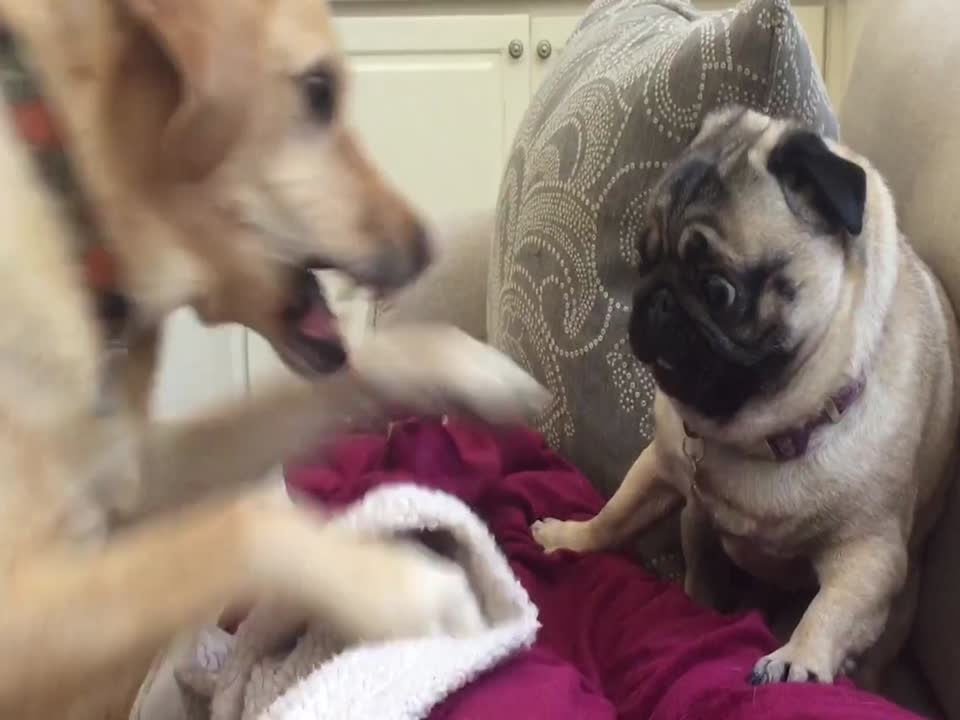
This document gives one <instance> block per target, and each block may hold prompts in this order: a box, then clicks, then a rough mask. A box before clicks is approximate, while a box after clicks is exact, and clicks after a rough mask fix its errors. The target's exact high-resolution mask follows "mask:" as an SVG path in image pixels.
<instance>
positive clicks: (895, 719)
mask: <svg viewBox="0 0 960 720" xmlns="http://www.w3.org/2000/svg"><path fill="white" fill-rule="evenodd" d="M287 480H288V482H289V483H290V484H291V486H292V487H294V488H296V489H297V490H298V491H302V492H303V491H305V492H307V493H308V494H310V495H312V496H314V497H316V498H318V499H320V500H322V501H324V502H325V503H330V504H334V505H337V504H346V503H349V502H352V501H354V500H356V499H357V498H358V497H360V496H361V495H363V493H365V492H366V491H367V490H368V489H370V488H371V487H373V486H375V485H378V484H381V483H385V482H391V481H404V482H409V481H411V480H415V481H416V482H419V483H421V484H424V485H428V486H431V487H435V488H439V489H442V490H445V491H448V492H450V493H453V494H455V495H457V496H459V497H460V498H462V499H463V500H464V501H466V502H467V503H468V504H469V505H471V506H472V507H473V508H474V509H475V511H476V512H477V513H478V514H479V515H480V516H481V517H482V518H484V519H485V520H486V522H487V523H488V524H489V526H490V528H491V530H492V531H493V533H494V535H495V536H496V538H497V540H498V541H499V543H500V545H501V547H502V548H503V550H504V552H505V553H506V555H507V557H508V558H509V560H510V562H511V565H512V566H513V569H514V571H515V572H516V574H517V576H518V577H519V578H520V580H521V582H522V583H523V584H524V586H525V587H526V588H527V591H528V592H529V593H530V597H531V598H532V600H533V601H534V602H535V603H536V604H537V606H538V607H539V608H540V619H541V622H542V623H543V628H542V630H541V631H540V635H539V639H538V641H537V643H536V645H535V647H534V648H533V649H532V650H530V651H528V652H526V653H523V654H522V655H520V656H518V657H516V658H514V659H513V660H512V661H510V662H508V663H507V664H505V665H502V666H501V667H499V668H498V669H496V670H494V671H492V672H490V673H488V674H487V675H486V676H484V677H482V678H480V679H479V680H478V681H477V682H475V683H473V684H472V685H470V686H469V687H467V688H466V689H464V690H462V691H461V692H459V693H457V694H456V695H454V696H453V697H451V698H450V699H449V700H448V701H447V702H446V703H444V704H443V705H442V706H441V707H439V708H437V709H436V710H435V711H434V713H433V714H432V716H431V717H432V720H488V719H490V718H497V719H500V720H512V719H513V718H523V720H605V719H607V718H615V717H616V718H626V719H634V720H647V719H648V718H649V719H651V720H748V719H749V720H788V719H789V720H802V719H807V718H809V719H810V720H834V719H836V720H876V719H880V718H883V719H884V720H907V719H908V718H914V717H915V716H913V715H910V714H909V713H907V712H905V711H903V710H900V709H898V708H896V707H894V706H892V705H890V704H888V703H886V702H884V701H882V700H880V699H877V698H875V697H873V696H870V695H867V694H864V693H861V692H858V691H857V690H855V689H854V688H852V687H851V686H850V685H849V684H847V683H840V684H838V685H835V686H821V685H813V684H807V685H784V686H774V687H761V688H754V687H751V686H750V685H748V684H747V682H746V677H747V674H748V673H749V671H750V668H751V667H752V666H753V664H754V662H755V661H756V660H757V659H758V658H759V657H760V656H761V655H764V654H766V653H768V652H770V651H771V650H773V649H774V647H775V645H774V640H773V638H772V636H771V635H770V633H769V632H768V631H767V630H766V628H765V627H764V625H763V623H762V621H761V620H760V619H759V618H758V617H757V616H756V615H747V616H736V617H723V616H720V615H718V614H716V613H713V612H710V611H708V610H704V609H701V608H699V607H697V606H695V605H694V604H692V603H691V602H690V601H689V600H688V599H687V597H686V596H685V595H684V593H683V591H682V589H681V588H679V587H677V586H675V585H671V584H667V583H663V582H660V581H658V580H656V579H655V578H653V577H652V576H650V575H649V574H648V573H646V572H644V571H643V570H642V569H640V568H639V567H638V566H637V565H636V564H634V563H633V562H631V561H630V560H628V559H627V558H625V557H621V556H618V555H615V554H597V555H591V556H577V555H574V554H571V553H561V554H558V555H552V556H548V555H545V554H544V553H543V552H542V551H541V550H540V548H539V547H538V546H537V545H536V544H535V543H534V542H533V539H532V538H531V536H530V532H529V530H528V528H529V525H530V523H531V522H533V521H534V520H536V519H537V518H540V517H547V516H549V517H560V518H567V517H574V518H575V517H585V516H588V515H590V514H592V513H594V512H596V511H597V510H598V509H599V508H600V507H601V505H602V499H601V498H600V496H599V495H598V494H597V492H596V491H595V490H594V489H593V488H592V487H591V486H590V484H589V483H588V482H587V480H586V479H585V478H584V477H583V476H582V475H580V474H579V473H578V472H576V471H575V470H574V469H573V468H571V467H570V465H568V464H567V463H566V462H564V460H562V459H561V458H560V457H558V456H557V455H556V454H555V453H554V452H552V451H551V450H549V449H548V448H547V447H546V446H545V445H544V443H543V441H542V440H541V438H540V437H539V436H538V435H536V434H534V433H532V432H529V431H526V430H510V431H493V430H489V429H486V428H478V427H475V426H470V425H466V424H462V423H450V424H449V425H446V426H444V425H440V424H439V423H436V422H433V421H410V422H407V423H404V424H402V425H399V426H397V427H395V428H394V431H393V432H392V433H391V435H390V437H389V438H388V439H387V438H382V437H379V436H362V437H353V438H349V439H346V440H344V442H343V443H342V444H340V445H339V446H338V447H336V448H335V449H333V450H332V451H328V452H327V453H326V454H325V460H324V461H323V462H320V461H316V462H306V463H304V464H302V465H300V466H298V467H296V468H292V467H291V468H288V470H287Z"/></svg>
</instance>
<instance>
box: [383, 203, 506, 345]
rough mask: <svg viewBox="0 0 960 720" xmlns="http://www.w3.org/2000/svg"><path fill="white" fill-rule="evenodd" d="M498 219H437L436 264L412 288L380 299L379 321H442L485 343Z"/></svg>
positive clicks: (480, 216) (485, 214)
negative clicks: (488, 277) (491, 259)
mask: <svg viewBox="0 0 960 720" xmlns="http://www.w3.org/2000/svg"><path fill="white" fill-rule="evenodd" d="M494 217H495V214H494V211H493V210H490V211H487V212H483V213H476V214H471V215H467V216H460V217H456V218H451V219H450V220H447V221H444V222H442V223H438V224H437V225H436V226H435V228H434V237H435V254H436V257H435V259H434V262H433V264H432V265H431V266H430V267H429V268H428V269H427V271H426V272H425V273H424V274H423V277H421V278H420V279H419V280H418V281H417V282H416V283H414V284H413V285H412V286H411V287H409V288H407V289H405V290H403V291H401V292H399V293H397V294H396V295H394V296H392V297H390V298H388V299H387V300H384V301H381V302H379V303H377V306H376V308H375V311H374V324H375V325H377V326H386V325H400V324H407V323H421V322H429V323H443V324H447V325H454V326H456V327H458V328H460V329H461V330H463V331H464V332H467V333H469V334H470V335H472V336H473V337H475V338H477V339H478V340H484V341H485V340H486V339H487V269H488V267H489V264H490V249H491V246H492V243H493V233H494Z"/></svg>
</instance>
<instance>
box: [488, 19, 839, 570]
mask: <svg viewBox="0 0 960 720" xmlns="http://www.w3.org/2000/svg"><path fill="white" fill-rule="evenodd" d="M730 103H741V104H745V105H748V106H750V107H753V108H755V109H758V110H761V111H764V112H766V113H769V114H773V115H778V116H791V117H796V118H801V119H803V120H805V121H806V122H808V123H809V124H811V125H812V126H814V127H816V128H817V129H818V130H820V131H823V132H826V133H827V134H829V135H831V136H832V135H835V134H836V123H835V119H834V117H833V115H832V112H831V110H830V107H829V103H828V101H827V98H826V92H825V90H824V86H823V83H822V81H821V79H820V77H819V75H818V73H817V70H816V67H815V64H814V60H813V57H812V54H811V52H810V50H809V48H808V45H807V43H806V41H805V39H804V36H803V34H802V31H801V30H800V26H799V24H798V22H797V20H796V18H795V17H794V15H793V12H792V10H791V9H790V3H789V2H788V0H746V1H745V2H742V3H740V5H739V6H738V7H737V8H736V9H734V10H730V11H726V12H724V13H722V14H712V15H706V14H703V13H700V12H698V11H696V10H694V9H693V7H692V6H691V5H690V4H689V3H686V2H679V1H672V2H671V1H669V0H660V1H659V2H651V1H649V0H648V1H643V0H600V1H599V2H596V3H594V5H593V6H592V7H591V8H590V9H589V11H588V13H587V15H586V17H585V18H584V19H583V20H582V22H581V23H580V25H579V27H578V29H577V30H576V31H575V33H574V35H573V36H572V37H571V38H570V40H569V42H568V44H567V47H566V49H565V50H564V53H563V55H562V57H561V58H560V60H559V63H558V65H557V66H556V68H555V69H554V71H553V72H552V73H551V75H550V76H549V77H548V78H547V79H546V81H545V82H544V83H543V85H542V86H541V87H540V89H539V91H538V92H537V95H536V97H535V98H534V100H533V103H532V104H531V106H530V108H529V110H528V112H527V115H526V118H525V119H524V121H523V123H522V125H521V128H520V130H519V133H518V136H517V138H516V141H515V144H514V148H513V152H512V154H511V156H510V159H509V164H508V167H507V170H506V174H505V177H504V180H503V184H502V187H501V195H500V203H499V210H498V218H497V237H496V240H495V243H494V253H493V258H492V262H491V270H490V284H489V292H488V295H487V326H488V332H489V333H490V339H491V340H492V342H493V343H494V344H496V345H497V346H499V347H500V348H502V349H504V350H505V351H506V352H508V353H510V354H511V355H512V356H513V357H514V358H516V359H517V360H518V361H520V362H521V363H522V364H523V365H525V366H526V367H527V368H529V369H530V370H531V371H532V372H533V373H534V374H535V375H536V376H537V377H538V378H539V379H540V380H542V381H544V382H545V383H546V384H547V385H548V386H549V387H550V389H551V390H552V391H553V392H554V393H555V395H556V399H555V401H554V404H553V406H552V407H551V408H550V410H549V412H548V413H546V415H545V417H543V418H542V420H541V423H540V429H541V430H542V431H543V432H544V434H545V435H546V437H547V438H548V440H549V442H550V443H551V444H552V445H553V446H554V447H556V448H558V449H559V450H560V451H562V452H563V453H564V454H565V455H567V456H568V457H570V458H571V459H572V460H573V461H574V462H576V463H577V464H578V465H579V466H580V467H581V468H582V469H583V470H584V471H585V472H586V473H587V474H588V476H589V477H590V478H591V479H592V480H593V481H594V482H595V483H596V484H597V485H598V487H599V488H600V489H601V490H602V491H604V492H605V493H606V494H610V493H611V492H612V491H613V490H614V489H615V488H616V487H617V485H618V484H619V483H620V480H621V478H622V477H623V474H624V472H625V471H626V470H627V468H628V467H629V466H630V464H631V462H632V461H633V460H634V459H635V458H636V457H637V455H638V454H639V453H640V451H641V450H642V449H643V448H644V447H645V446H646V444H647V443H648V442H649V441H650V438H651V436H652V434H653V427H652V423H651V407H652V398H653V390H654V387H653V382H652V380H651V378H650V376H649V374H648V373H647V371H646V370H645V369H644V368H643V367H641V366H640V365H639V364H638V363H637V362H636V360H635V359H634V358H633V357H632V355H631V354H630V351H629V347H628V343H627V320H628V313H629V310H630V301H631V295H632V290H631V289H632V287H633V282H634V277H633V275H634V273H633V267H634V265H635V258H634V238H635V236H636V233H637V229H638V227H639V226H640V224H641V223H642V222H643V219H644V218H643V215H644V204H645V202H646V199H647V193H648V192H649V190H650V188H651V186H652V185H653V184H654V183H655V182H656V180H657V178H658V176H659V175H660V173H661V172H662V170H663V168H664V167H665V166H666V165H668V164H669V163H670V162H671V161H672V160H673V159H674V158H675V157H676V156H677V155H678V154H679V152H680V151H681V150H682V149H683V148H684V146H685V145H686V144H687V143H688V142H689V141H690V140H691V138H692V137H693V135H694V134H695V133H696V131H697V129H698V128H699V126H700V123H701V121H702V119H703V117H704V115H705V114H706V113H708V112H710V111H711V110H714V109H716V108H718V107H720V106H723V105H726V104H730ZM667 535H668V536H669V538H670V540H673V538H675V535H674V534H673V533H672V532H667ZM661 537H662V536H661ZM662 548H663V545H662V544H661V541H660V539H656V540H654V539H651V540H650V541H649V544H648V545H647V547H646V552H645V553H642V554H644V555H646V556H647V558H648V559H649V558H650V557H651V556H652V555H656V554H657V553H658V551H659V550H661V549H662Z"/></svg>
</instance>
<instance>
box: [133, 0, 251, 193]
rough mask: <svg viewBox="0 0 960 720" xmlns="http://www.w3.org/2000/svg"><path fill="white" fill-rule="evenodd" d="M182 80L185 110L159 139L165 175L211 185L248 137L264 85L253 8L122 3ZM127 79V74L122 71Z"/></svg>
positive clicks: (200, 2)
mask: <svg viewBox="0 0 960 720" xmlns="http://www.w3.org/2000/svg"><path fill="white" fill-rule="evenodd" d="M118 2H119V3H120V5H121V6H122V7H124V8H125V9H126V11H127V14H128V15H129V16H130V17H131V18H132V19H133V20H134V21H135V22H136V23H137V24H139V25H140V26H141V27H142V29H143V30H144V32H145V33H146V35H147V36H148V37H149V38H150V39H152V40H153V42H154V43H155V44H156V46H157V48H158V49H159V50H160V52H162V53H163V55H164V57H165V59H166V61H167V62H168V63H169V64H170V67H171V69H172V70H173V72H174V73H175V74H176V76H177V81H178V85H179V88H178V104H177V107H176V108H175V110H174V112H173V114H172V115H171V116H170V117H169V119H168V120H167V122H166V125H165V127H164V129H163V133H162V137H161V138H160V147H159V151H160V152H159V154H158V155H157V157H158V158H160V159H161V160H162V166H163V169H164V170H165V171H167V172H169V173H170V175H171V176H172V177H173V178H174V179H176V180H181V181H187V182H190V181H197V180H201V179H203V178H204V177H206V176H207V175H208V174H209V173H210V172H211V171H213V170H214V169H216V167H217V166H218V165H219V164H220V163H221V162H222V161H223V159H224V158H225V157H226V156H227V154H228V153H229V151H230V149H231V148H232V147H233V145H234V143H235V142H236V140H237V138H238V137H239V135H240V134H241V133H242V131H243V129H244V127H245V124H246V120H247V117H248V113H249V109H250V107H251V106H252V104H253V101H254V98H253V91H254V89H255V87H256V82H257V80H258V79H259V77H260V71H261V70H262V68H261V67H259V65H258V62H260V58H261V57H262V54H261V52H260V41H261V38H260V24H261V22H262V18H261V17H259V15H258V14H257V13H256V12H255V9H256V7H257V5H258V4H257V3H255V2H253V0H118ZM120 71H121V72H123V69H122V68H121V70H120Z"/></svg>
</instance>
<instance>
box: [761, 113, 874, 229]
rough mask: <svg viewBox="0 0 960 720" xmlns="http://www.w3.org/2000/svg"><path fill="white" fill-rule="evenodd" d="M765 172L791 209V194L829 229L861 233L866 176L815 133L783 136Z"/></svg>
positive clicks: (800, 131) (796, 132) (794, 133)
mask: <svg viewBox="0 0 960 720" xmlns="http://www.w3.org/2000/svg"><path fill="white" fill-rule="evenodd" d="M767 170H769V171H770V173H772V174H773V175H774V177H776V178H777V180H778V181H779V182H780V185H781V186H782V187H783V190H784V193H785V194H786V196H787V202H788V204H790V205H791V207H792V206H793V203H792V202H791V194H792V195H793V196H794V197H796V196H800V197H802V198H805V199H806V200H807V202H808V203H809V204H810V205H811V207H812V209H813V210H814V211H815V212H816V213H817V214H818V215H819V216H820V217H821V218H822V219H823V220H824V221H826V222H827V223H828V225H829V226H830V227H831V228H832V229H834V230H837V229H843V230H845V231H846V232H847V233H849V234H850V235H859V234H860V233H861V231H862V230H863V216H864V212H865V210H866V202H867V174H866V172H865V171H864V169H863V168H862V167H860V166H859V165H858V164H857V163H855V162H851V161H850V160H847V159H846V158H843V157H840V156H839V155H837V154H836V153H835V152H833V151H832V150H831V149H830V148H829V147H828V146H827V144H826V143H825V142H824V141H823V138H821V137H820V136H819V135H817V134H816V133H814V132H811V131H809V130H792V131H790V132H788V133H786V134H785V135H784V136H783V137H782V138H781V139H780V141H779V142H778V143H777V145H776V147H774V148H773V150H772V151H771V153H770V157H769V158H768V160H767Z"/></svg>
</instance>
